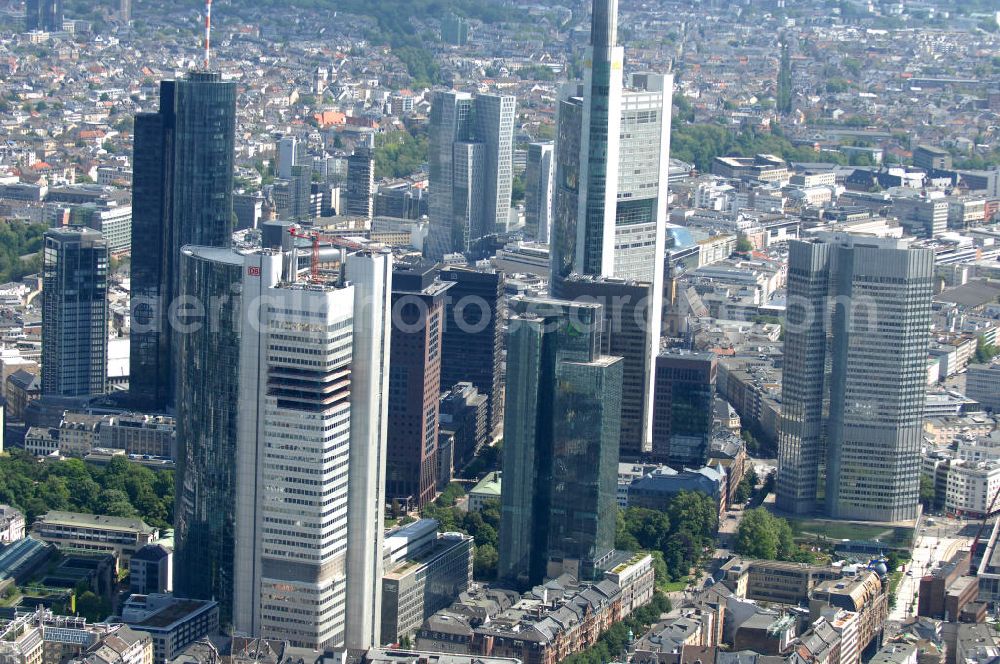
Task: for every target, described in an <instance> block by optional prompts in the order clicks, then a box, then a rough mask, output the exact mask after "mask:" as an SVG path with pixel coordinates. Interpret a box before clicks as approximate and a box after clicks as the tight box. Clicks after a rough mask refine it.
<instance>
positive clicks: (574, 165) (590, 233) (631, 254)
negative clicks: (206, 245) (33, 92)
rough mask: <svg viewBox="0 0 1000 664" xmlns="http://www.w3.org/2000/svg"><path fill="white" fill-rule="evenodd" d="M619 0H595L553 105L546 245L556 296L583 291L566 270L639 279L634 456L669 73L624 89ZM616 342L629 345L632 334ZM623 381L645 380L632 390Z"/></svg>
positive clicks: (652, 310)
mask: <svg viewBox="0 0 1000 664" xmlns="http://www.w3.org/2000/svg"><path fill="white" fill-rule="evenodd" d="M617 4H618V3H617V0H594V4H593V24H592V27H591V37H590V46H589V47H588V49H587V54H586V61H587V62H589V63H590V66H589V67H588V68H587V70H586V73H585V77H584V81H583V83H582V84H577V85H570V86H568V88H567V89H566V92H565V94H564V98H563V99H562V100H561V101H560V103H559V111H558V113H559V115H558V121H557V127H556V154H555V161H556V166H555V168H556V178H555V193H554V196H555V200H554V213H553V220H552V231H551V235H552V237H551V239H550V248H551V261H552V292H553V294H554V295H555V296H556V297H562V298H567V299H569V298H571V297H574V296H579V295H585V294H586V293H585V292H584V291H582V290H581V289H583V288H585V286H586V284H584V283H577V284H576V285H575V286H573V287H572V288H571V289H568V288H567V284H569V283H570V281H572V279H571V278H572V277H573V275H583V276H590V277H593V278H594V279H593V281H592V283H593V284H594V287H595V288H597V289H598V290H599V291H605V290H607V286H606V284H603V283H602V280H605V279H608V278H614V279H620V280H625V281H626V282H628V283H630V284H632V283H635V284H639V285H641V284H645V285H646V290H647V293H646V295H644V296H641V299H643V300H644V304H641V305H640V304H639V303H637V302H634V301H633V302H631V303H630V304H629V305H627V307H629V308H634V309H635V310H636V311H640V312H643V314H642V315H643V316H644V317H645V320H644V321H643V322H642V323H641V326H642V327H644V328H645V335H644V336H645V339H644V340H643V342H642V343H643V344H645V348H644V349H643V351H642V352H641V353H639V354H637V355H636V357H635V358H633V360H632V361H631V362H630V361H629V357H628V355H626V368H625V384H626V388H625V392H626V394H625V397H624V399H623V402H624V404H625V407H626V408H627V409H628V410H629V411H631V412H630V413H622V423H623V431H622V437H621V444H622V453H623V455H626V456H632V455H634V454H636V453H642V452H648V451H649V449H650V446H651V430H652V409H651V403H650V396H651V395H652V393H653V387H654V386H653V375H654V371H653V369H654V362H655V358H656V355H657V353H658V351H659V340H660V322H661V321H660V319H661V306H659V303H660V302H661V301H662V299H663V269H664V261H665V253H666V250H665V242H666V240H665V237H666V236H665V232H666V214H667V177H666V175H667V171H668V166H669V153H670V108H671V106H670V105H671V97H672V91H673V77H672V76H670V75H666V76H664V75H658V74H646V73H643V74H639V73H636V74H633V75H632V76H631V77H630V86H629V88H628V89H626V88H625V86H624V79H623V75H622V66H623V59H624V51H623V49H622V47H620V46H618V45H617V23H618V20H617V9H618V7H617ZM661 175H662V177H661ZM570 291H573V294H571V292H570ZM597 296H598V297H603V295H599V294H598V295H597ZM608 316H609V312H605V317H606V318H608ZM627 327H631V326H627ZM604 334H605V335H609V334H610V335H611V338H610V340H605V344H611V345H612V346H613V345H614V344H616V342H615V340H614V335H615V334H616V332H615V329H614V326H612V327H610V328H608V329H606V330H605V332H604ZM617 343H619V345H620V346H634V343H635V340H634V339H633V340H630V341H629V342H617ZM633 352H637V351H633ZM629 385H633V386H640V385H641V386H644V387H641V388H634V389H631V390H630V388H629ZM630 393H631V396H629V394H630ZM632 413H636V414H637V417H633V415H632ZM630 422H635V423H637V424H638V429H637V430H636V431H637V434H633V433H630V432H627V431H625V427H627V426H629V423H630Z"/></svg>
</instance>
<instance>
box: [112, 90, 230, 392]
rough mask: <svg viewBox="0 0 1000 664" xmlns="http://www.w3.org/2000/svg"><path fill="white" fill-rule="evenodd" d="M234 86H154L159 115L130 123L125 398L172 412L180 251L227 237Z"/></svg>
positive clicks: (224, 242)
mask: <svg viewBox="0 0 1000 664" xmlns="http://www.w3.org/2000/svg"><path fill="white" fill-rule="evenodd" d="M235 136H236V84H235V83H234V82H232V81H223V80H222V77H221V75H220V74H218V73H216V72H204V71H197V72H191V73H189V74H188V75H187V77H186V78H184V79H183V80H178V81H163V83H162V84H161V86H160V110H159V111H158V112H156V113H141V114H139V115H137V116H136V119H135V155H134V166H133V170H134V176H133V201H132V210H133V212H132V247H133V249H132V266H133V267H132V304H131V309H132V337H131V339H132V341H131V344H132V347H131V368H130V375H131V379H130V391H131V394H132V397H133V399H134V402H135V404H136V406H138V407H141V408H145V409H160V408H164V407H168V406H171V405H172V404H173V397H172V394H173V385H174V379H173V375H172V374H173V371H172V369H171V364H172V362H173V361H174V359H173V358H174V357H176V352H175V348H174V345H175V342H174V341H173V340H172V339H171V334H170V325H169V320H168V316H169V312H170V305H171V303H172V302H174V301H175V300H176V297H177V294H178V267H177V266H178V261H179V260H180V258H179V257H180V249H181V247H183V246H185V245H189V244H190V245H200V246H208V247H227V246H229V244H230V241H231V235H232V231H233V159H234V151H235Z"/></svg>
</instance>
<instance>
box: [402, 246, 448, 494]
mask: <svg viewBox="0 0 1000 664" xmlns="http://www.w3.org/2000/svg"><path fill="white" fill-rule="evenodd" d="M437 274H438V271H437V270H436V269H435V267H434V264H433V263H430V264H428V263H420V264H412V263H398V264H397V265H396V267H395V269H394V270H393V272H392V312H393V321H392V343H391V344H390V347H391V349H392V352H391V355H390V359H389V444H388V447H387V449H388V457H387V458H388V466H387V468H386V480H385V482H386V499H387V500H390V501H393V500H395V501H398V503H399V504H400V505H405V506H409V507H414V506H419V507H423V506H424V505H426V504H427V503H428V502H430V501H431V500H433V498H434V494H435V490H436V480H437V471H438V468H437V437H438V416H439V409H440V405H439V404H440V397H441V352H442V343H441V342H442V335H443V332H444V302H445V298H446V296H447V291H448V289H449V288H451V287H452V286H453V285H454V284H453V282H448V281H440V280H438V279H437Z"/></svg>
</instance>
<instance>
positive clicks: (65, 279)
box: [42, 228, 108, 397]
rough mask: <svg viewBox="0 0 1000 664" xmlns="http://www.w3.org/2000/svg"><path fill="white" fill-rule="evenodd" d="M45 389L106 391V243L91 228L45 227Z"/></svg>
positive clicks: (77, 394) (78, 394) (80, 393)
mask: <svg viewBox="0 0 1000 664" xmlns="http://www.w3.org/2000/svg"><path fill="white" fill-rule="evenodd" d="M42 280H43V288H42V394H45V395H53V396H64V397H82V396H91V395H99V394H104V392H105V391H106V389H107V380H108V245H107V243H106V242H105V241H104V238H103V237H101V234H100V233H98V232H97V231H94V230H91V229H89V228H58V229H51V230H49V231H46V233H45V247H44V251H43V254H42Z"/></svg>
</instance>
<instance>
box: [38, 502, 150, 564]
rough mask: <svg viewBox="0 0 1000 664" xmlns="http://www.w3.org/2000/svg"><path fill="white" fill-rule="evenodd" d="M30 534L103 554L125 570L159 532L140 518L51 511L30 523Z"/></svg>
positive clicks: (67, 546) (57, 543)
mask: <svg viewBox="0 0 1000 664" xmlns="http://www.w3.org/2000/svg"><path fill="white" fill-rule="evenodd" d="M31 535H32V537H34V538H35V539H40V540H42V541H44V542H49V543H51V544H55V545H56V546H59V547H62V548H69V549H86V550H88V551H106V552H108V553H112V554H114V555H115V557H116V558H118V560H119V562H120V563H121V564H122V565H123V566H125V567H128V564H129V559H130V558H131V557H132V554H133V553H135V552H136V551H138V550H139V549H141V548H142V547H143V546H145V545H147V544H149V543H150V542H152V541H153V540H155V539H156V538H157V537H158V535H159V531H158V530H157V529H156V528H153V527H152V526H148V525H146V523H145V522H144V521H143V520H142V519H132V518H126V517H117V516H99V515H96V514H79V513H77V512H58V511H56V510H52V511H49V512H46V513H45V514H43V515H41V516H40V517H38V518H37V519H36V520H35V522H34V523H33V524H31Z"/></svg>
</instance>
